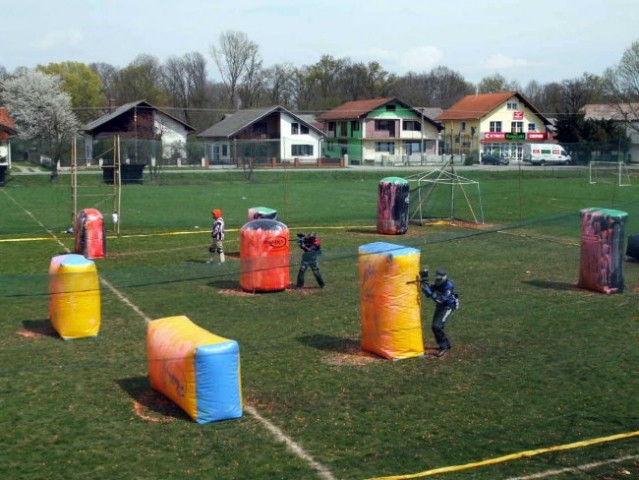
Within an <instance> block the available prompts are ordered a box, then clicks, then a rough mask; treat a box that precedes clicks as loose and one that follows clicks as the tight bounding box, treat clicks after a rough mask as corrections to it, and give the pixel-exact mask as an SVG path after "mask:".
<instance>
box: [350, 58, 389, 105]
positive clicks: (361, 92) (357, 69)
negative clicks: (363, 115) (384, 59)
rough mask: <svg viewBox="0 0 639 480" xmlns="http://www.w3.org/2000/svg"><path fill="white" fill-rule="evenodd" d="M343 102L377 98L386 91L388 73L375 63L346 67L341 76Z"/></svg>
mask: <svg viewBox="0 0 639 480" xmlns="http://www.w3.org/2000/svg"><path fill="white" fill-rule="evenodd" d="M342 81H343V84H344V86H343V90H344V93H345V95H346V97H347V98H346V99H345V100H361V99H365V98H377V97H381V96H383V95H385V94H386V93H387V91H388V86H389V76H388V72H387V71H386V70H384V69H383V68H382V66H381V65H380V64H379V63H377V62H370V63H368V64H366V63H363V62H359V63H354V64H351V65H346V67H345V68H344V71H343V75H342Z"/></svg>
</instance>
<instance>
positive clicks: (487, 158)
mask: <svg viewBox="0 0 639 480" xmlns="http://www.w3.org/2000/svg"><path fill="white" fill-rule="evenodd" d="M481 163H482V165H508V164H509V163H510V162H509V161H508V159H507V158H502V157H496V156H494V155H483V156H482V157H481Z"/></svg>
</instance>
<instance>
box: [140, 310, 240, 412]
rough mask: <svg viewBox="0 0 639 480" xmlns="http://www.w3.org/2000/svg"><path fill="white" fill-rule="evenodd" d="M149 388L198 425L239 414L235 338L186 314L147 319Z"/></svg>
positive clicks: (238, 377) (238, 359) (237, 352)
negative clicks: (196, 321) (167, 399)
mask: <svg viewBox="0 0 639 480" xmlns="http://www.w3.org/2000/svg"><path fill="white" fill-rule="evenodd" d="M146 339H147V344H146V349H147V360H148V365H149V379H150V381H151V387H152V388H153V389H154V390H156V391H158V392H160V393H162V394H163V395H165V396H166V397H168V398H170V399H171V400H172V401H173V402H175V404H177V405H178V406H179V407H180V408H181V409H182V410H184V411H185V412H186V413H187V414H188V415H189V417H191V418H192V419H193V420H194V421H196V422H197V423H210V422H217V421H220V420H227V419H231V418H238V417H241V416H242V389H241V382H240V349H239V346H238V344H237V342H236V341H235V340H229V339H227V338H223V337H219V336H217V335H215V334H213V333H210V332H209V331H207V330H205V329H203V328H200V327H198V326H197V325H195V324H194V323H193V322H191V320H189V319H188V318H187V317H185V316H176V317H166V318H160V319H158V320H152V321H151V322H149V324H148V328H147V336H146Z"/></svg>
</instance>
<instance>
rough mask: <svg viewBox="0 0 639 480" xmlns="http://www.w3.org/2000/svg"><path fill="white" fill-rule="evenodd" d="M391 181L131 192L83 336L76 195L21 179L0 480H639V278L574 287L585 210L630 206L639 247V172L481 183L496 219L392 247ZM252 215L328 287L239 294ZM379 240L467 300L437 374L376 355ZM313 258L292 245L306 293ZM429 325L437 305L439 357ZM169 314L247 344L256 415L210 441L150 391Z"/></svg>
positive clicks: (7, 295) (249, 396)
mask: <svg viewBox="0 0 639 480" xmlns="http://www.w3.org/2000/svg"><path fill="white" fill-rule="evenodd" d="M391 175H398V176H402V175H405V172H401V171H399V172H391V171H388V172H358V171H354V170H352V169H348V170H346V171H340V172H333V171H330V172H329V171H324V172H262V171H258V172H255V173H254V176H253V179H252V181H250V182H247V181H246V180H245V179H244V177H243V175H242V173H241V172H239V173H238V172H233V171H228V172H220V173H216V174H170V175H169V174H167V175H163V176H162V177H161V179H160V181H159V182H158V183H151V182H146V183H145V184H144V185H126V186H124V188H123V191H122V225H121V227H122V230H121V233H120V235H119V236H114V235H112V236H110V237H109V238H108V240H107V249H108V254H107V258H105V259H100V260H96V263H97V266H98V269H99V272H100V275H101V277H102V278H103V279H104V281H105V282H107V283H108V286H107V283H104V284H103V285H102V289H101V295H102V328H101V331H100V335H99V336H98V338H97V339H83V340H76V341H71V342H64V341H62V340H60V338H59V337H58V336H57V335H56V333H55V332H54V331H53V330H52V328H51V326H50V322H49V320H48V319H47V309H48V294H47V285H48V275H47V272H48V267H49V262H50V259H51V257H53V256H55V255H58V254H60V253H64V252H65V251H66V250H68V249H72V248H73V239H72V236H71V235H68V234H66V233H64V232H65V230H66V229H67V228H68V227H69V226H70V225H71V220H72V218H71V191H70V188H69V184H68V179H67V178H65V176H61V177H60V179H59V180H58V181H57V182H56V183H53V184H51V183H49V180H48V177H38V176H33V177H32V176H14V177H12V178H11V179H10V181H9V182H8V183H7V185H6V186H5V187H2V188H1V189H0V208H1V209H2V217H0V365H1V366H0V431H1V433H0V439H1V445H2V446H1V447H0V448H1V451H2V459H3V461H2V462H0V478H7V479H9V478H10V479H65V480H66V479H75V478H77V479H127V480H128V479H149V480H150V479H162V478H166V479H174V478H175V479H177V478H185V479H186V478H188V479H212V478H214V479H216V480H231V479H234V480H235V479H273V480H275V479H313V478H317V479H324V480H327V479H340V480H364V479H371V478H380V477H382V478H383V477H390V478H394V479H403V478H423V477H426V476H428V477H434V478H445V479H447V480H448V479H454V480H456V479H460V480H466V479H479V480H488V479H513V478H520V479H528V478H530V479H532V478H553V479H561V480H568V479H570V480H573V479H592V478H599V479H622V478H639V457H638V455H639V448H638V447H639V443H638V438H639V436H638V435H639V433H638V432H639V416H638V414H637V412H638V410H639V401H638V400H637V392H639V376H638V375H637V374H636V369H637V368H636V367H637V365H638V364H639V348H637V345H638V344H639V315H638V314H637V304H638V303H637V302H638V300H639V262H636V261H627V262H626V264H625V278H626V291H625V292H624V293H623V294H620V295H609V296H606V295H602V294H597V293H593V292H588V291H584V290H580V289H578V288H576V282H577V278H578V269H579V241H580V226H579V210H580V209H582V208H586V207H608V208H616V209H620V210H624V211H626V212H628V214H629V222H628V224H627V226H626V232H627V233H628V234H634V233H639V220H638V219H639V193H638V191H637V188H639V187H638V185H639V178H637V177H634V178H633V185H631V186H630V187H616V186H615V185H612V184H597V185H589V183H588V172H587V171H585V170H568V169H561V168H556V169H550V168H549V169H539V170H534V171H525V172H517V171H508V172H488V171H477V172H472V173H471V172H464V175H465V176H472V178H473V179H476V180H478V181H479V182H480V185H481V195H482V200H483V209H484V214H485V223H486V224H485V225H483V226H481V228H470V227H467V228H464V227H460V226H453V225H449V224H442V225H437V226H411V227H410V228H409V232H408V234H406V235H401V236H384V235H378V234H377V233H376V232H375V223H376V202H377V185H378V183H379V180H380V179H381V178H383V177H385V176H391ZM86 177H87V178H83V179H82V180H81V182H82V192H83V195H86V196H83V197H80V198H81V199H82V200H81V201H80V203H79V206H80V208H83V207H89V206H95V207H96V208H98V209H100V210H101V211H102V212H104V213H105V216H110V211H111V210H110V206H111V203H110V202H111V201H112V200H111V199H110V198H109V197H108V194H109V193H110V190H109V188H108V187H105V186H103V185H101V181H100V177H99V175H96V176H95V177H93V176H86ZM89 195H97V196H95V197H90V196H89ZM255 206H268V207H271V208H275V209H276V210H277V211H278V214H279V219H280V220H281V221H282V222H284V223H285V224H286V225H287V226H288V227H289V229H290V230H291V233H292V235H294V234H295V233H296V232H298V231H307V230H310V229H313V230H315V231H316V232H317V233H318V234H319V235H320V237H321V239H322V245H323V247H324V250H325V252H324V254H323V257H322V262H321V268H322V273H323V275H324V277H325V279H326V282H327V285H328V288H327V289H325V290H320V289H319V288H315V287H316V286H315V283H314V279H313V277H312V275H311V273H310V271H309V272H307V284H306V287H307V288H305V289H304V290H303V291H302V292H299V291H295V290H286V291H283V292H279V293H270V294H257V295H252V294H247V293H245V292H242V291H241V289H240V288H239V271H240V269H239V258H238V257H239V229H240V228H241V227H242V225H243V224H244V223H245V222H246V217H247V209H248V208H249V207H255ZM213 208H221V209H223V211H224V218H225V220H226V224H227V232H228V233H227V242H226V245H227V251H228V257H229V258H228V261H227V263H226V264H225V265H223V266H219V265H216V266H213V265H206V264H205V263H203V262H204V261H205V260H206V259H207V258H208V252H207V247H208V243H209V239H210V237H209V231H210V222H211V220H210V210H211V209H213ZM16 240H20V241H16ZM377 241H387V242H392V243H397V244H400V245H407V246H413V247H416V248H419V249H420V250H421V254H422V264H423V265H425V266H428V267H429V268H431V269H433V270H434V269H436V268H446V269H447V270H448V271H449V273H450V276H451V278H452V279H453V280H454V281H455V282H456V283H457V285H458V288H459V291H460V293H461V296H462V308H461V310H459V311H457V312H456V313H455V314H454V316H453V318H452V321H451V324H450V325H449V326H448V327H447V332H448V333H449V335H450V337H451V339H452V342H453V351H452V352H451V354H450V355H449V356H447V357H446V358H444V359H443V360H436V359H432V358H421V359H420V358H416V359H410V360H404V361H399V362H392V361H388V360H383V359H379V358H376V357H373V356H372V355H369V354H366V353H365V352H361V351H360V348H359V345H360V332H361V326H360V314H359V287H358V282H359V279H358V275H359V274H358V257H357V248H358V246H360V245H363V244H366V243H370V242H377ZM299 258H300V257H299V253H298V251H296V250H295V248H292V249H291V278H293V277H294V276H295V274H296V272H297V268H298V265H299ZM132 306H134V307H135V308H133V307H132ZM432 311H433V306H432V302H430V301H429V300H428V299H424V300H423V302H422V317H423V323H424V341H425V344H426V345H427V346H433V344H434V342H433V338H432V333H431V332H430V318H431V315H432ZM172 315H187V316H188V317H189V318H190V319H191V320H193V321H194V322H195V323H197V324H198V325H200V326H201V327H203V328H205V329H207V330H209V331H211V332H213V333H216V334H218V335H221V336H224V337H227V338H231V339H235V340H237V341H238V343H239V345H240V352H241V353H240V354H241V366H242V388H243V400H244V407H245V408H244V415H243V417H242V418H240V419H237V420H228V421H223V422H218V423H211V424H206V425H198V424H196V423H194V422H192V421H191V420H190V419H189V418H188V417H187V416H186V415H185V414H183V413H182V412H181V411H180V410H179V409H178V408H177V407H175V406H173V405H172V404H171V403H170V402H168V401H167V400H165V399H164V398H163V397H161V396H160V395H159V394H157V393H154V392H153V391H152V390H151V389H150V387H149V382H148V377H147V364H146V350H145V348H146V343H145V341H146V337H145V334H146V322H147V320H149V319H157V318H162V317H167V316H172ZM611 436H615V437H611ZM575 442H584V443H583V444H575ZM573 444H575V445H573ZM562 446H563V448H554V447H562ZM535 450H539V451H537V452H533V451H535ZM522 452H528V454H525V455H523V454H522ZM518 454H522V455H518ZM509 455H513V457H505V456H509ZM515 457H522V458H515ZM491 459H492V460H494V461H491ZM483 460H487V461H488V462H487V465H483V466H480V465H477V466H475V468H469V467H468V464H471V463H473V462H480V461H483ZM447 467H448V468H447ZM576 467H581V468H582V470H575V468H576ZM440 468H441V469H443V470H442V471H441V473H438V474H437V475H436V471H435V470H434V469H440ZM563 469H565V471H564V473H560V471H562V470H563ZM544 472H546V473H544ZM552 472H555V473H552ZM534 474H545V475H546V476H545V477H541V476H533V475H534Z"/></svg>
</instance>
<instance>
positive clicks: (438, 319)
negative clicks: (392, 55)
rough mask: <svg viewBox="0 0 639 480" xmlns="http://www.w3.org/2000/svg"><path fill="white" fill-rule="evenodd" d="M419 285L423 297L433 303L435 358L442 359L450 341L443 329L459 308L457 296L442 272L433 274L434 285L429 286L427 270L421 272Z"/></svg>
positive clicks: (448, 349)
mask: <svg viewBox="0 0 639 480" xmlns="http://www.w3.org/2000/svg"><path fill="white" fill-rule="evenodd" d="M420 283H421V289H422V292H424V295H426V296H427V297H430V298H431V299H432V300H433V301H434V302H435V312H434V313H433V321H432V323H431V328H432V330H433V334H434V335H435V340H436V341H437V345H438V350H437V353H436V354H435V356H437V357H443V356H444V355H446V354H447V353H448V352H449V351H450V348H451V344H450V341H449V340H448V337H447V336H446V334H445V333H444V327H445V326H446V322H447V321H448V319H449V318H450V316H451V314H452V313H453V312H454V311H455V310H457V309H458V308H459V295H458V294H457V292H456V291H455V284H454V283H453V282H452V281H450V280H449V279H448V275H447V274H446V272H445V271H443V270H437V272H436V273H435V283H434V285H429V283H428V270H422V271H421V272H420Z"/></svg>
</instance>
